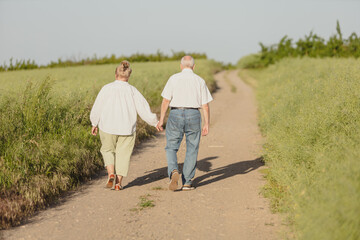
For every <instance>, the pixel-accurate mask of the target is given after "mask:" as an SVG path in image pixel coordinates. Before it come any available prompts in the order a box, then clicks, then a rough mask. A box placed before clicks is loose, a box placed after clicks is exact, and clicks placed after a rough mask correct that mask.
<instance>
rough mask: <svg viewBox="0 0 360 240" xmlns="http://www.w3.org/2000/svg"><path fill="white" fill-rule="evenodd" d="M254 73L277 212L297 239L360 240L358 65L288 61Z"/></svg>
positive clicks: (267, 190) (335, 61)
mask: <svg viewBox="0 0 360 240" xmlns="http://www.w3.org/2000/svg"><path fill="white" fill-rule="evenodd" d="M249 73H250V74H251V76H253V77H255V78H256V79H257V80H258V87H257V98H258V101H259V105H260V106H259V108H260V126H261V130H262V132H263V133H264V135H265V136H266V144H265V146H264V151H265V152H264V159H265V161H266V164H267V165H268V166H269V167H270V168H269V173H268V175H267V178H268V180H269V181H268V184H267V186H266V187H265V190H264V192H265V194H266V195H267V196H269V197H270V198H271V199H272V206H273V209H275V210H277V211H285V212H288V213H289V216H290V217H289V220H290V222H291V223H293V227H294V230H295V236H296V238H298V239H360V164H359V159H360V60H355V59H322V60H320V59H310V58H304V59H284V60H282V61H280V62H279V63H277V64H276V65H272V66H270V67H269V68H267V69H263V70H252V71H249Z"/></svg>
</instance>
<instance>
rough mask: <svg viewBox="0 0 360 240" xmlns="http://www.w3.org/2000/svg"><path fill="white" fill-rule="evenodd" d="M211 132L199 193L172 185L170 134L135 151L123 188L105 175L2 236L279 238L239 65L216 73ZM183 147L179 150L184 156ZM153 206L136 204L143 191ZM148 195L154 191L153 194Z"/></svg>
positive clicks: (248, 94) (252, 103) (203, 157)
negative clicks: (108, 185) (110, 185)
mask: <svg viewBox="0 0 360 240" xmlns="http://www.w3.org/2000/svg"><path fill="white" fill-rule="evenodd" d="M216 78H217V81H218V85H219V87H220V89H219V90H218V91H217V92H216V93H215V94H214V98H215V101H213V102H212V103H211V105H210V106H211V128H210V135H209V136H207V137H203V138H202V139H201V146H200V152H199V158H198V159H199V161H198V170H197V173H196V176H195V177H196V179H195V181H194V183H195V186H197V189H196V190H194V191H188V192H183V191H177V192H171V191H169V190H167V187H168V179H167V177H166V166H167V165H166V159H165V150H164V147H165V135H164V133H161V134H159V135H158V136H157V138H156V139H154V140H151V141H148V142H146V143H144V144H142V145H141V146H140V147H139V148H138V149H137V150H136V151H135V153H134V155H133V157H132V161H131V166H130V171H129V172H130V173H129V176H128V177H127V178H126V179H125V182H124V185H125V186H126V188H125V189H124V190H123V191H120V192H118V191H110V190H107V189H104V188H103V185H104V183H105V181H106V176H103V177H100V178H98V179H96V180H93V181H92V182H90V184H87V185H84V186H82V187H81V189H80V190H79V191H77V192H76V193H74V194H71V195H70V196H68V197H66V198H65V199H62V200H61V203H60V204H57V205H56V206H54V207H51V208H49V209H47V210H45V211H41V212H40V213H38V214H37V215H36V216H34V217H32V218H31V219H30V220H29V221H28V222H27V223H26V224H23V225H22V226H19V227H16V228H13V229H10V230H7V231H3V232H2V237H3V238H5V239H68V240H70V239H191V240H192V239H251V240H253V239H278V238H279V235H278V231H279V228H280V219H279V216H277V215H273V214H271V213H270V210H269V207H268V201H267V200H266V199H264V198H262V197H261V196H260V195H259V189H260V187H261V186H262V185H263V184H264V180H263V178H262V176H261V174H260V172H259V170H260V169H261V168H263V167H264V166H263V164H262V163H261V161H260V160H259V156H260V155H259V151H260V148H261V147H260V146H261V136H260V134H259V130H258V127H257V122H256V106H255V99H254V94H253V91H252V89H251V88H250V87H249V86H247V85H245V84H244V83H243V82H242V81H241V80H240V79H239V78H238V77H237V72H236V71H231V72H222V73H219V74H218V75H216ZM184 153H185V146H184V145H182V147H181V149H180V150H179V159H180V162H183V158H184V155H185V154H184ZM144 195H146V196H147V199H150V200H153V201H154V204H155V206H154V207H151V208H146V209H143V210H136V209H139V206H138V204H139V202H140V199H139V198H140V197H141V196H144ZM148 195H150V196H148Z"/></svg>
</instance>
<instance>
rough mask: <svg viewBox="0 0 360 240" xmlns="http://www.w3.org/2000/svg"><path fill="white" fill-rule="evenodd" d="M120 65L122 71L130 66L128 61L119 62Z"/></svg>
mask: <svg viewBox="0 0 360 240" xmlns="http://www.w3.org/2000/svg"><path fill="white" fill-rule="evenodd" d="M121 65H122V67H123V69H124V71H126V69H128V68H129V67H130V63H129V62H128V61H123V62H122V63H121Z"/></svg>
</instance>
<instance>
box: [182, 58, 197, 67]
mask: <svg viewBox="0 0 360 240" xmlns="http://www.w3.org/2000/svg"><path fill="white" fill-rule="evenodd" d="M181 65H183V67H188V68H193V67H194V65H195V60H194V58H193V57H192V56H184V57H182V58H181Z"/></svg>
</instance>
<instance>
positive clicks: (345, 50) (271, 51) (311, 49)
mask: <svg viewBox="0 0 360 240" xmlns="http://www.w3.org/2000/svg"><path fill="white" fill-rule="evenodd" d="M336 32H337V34H335V35H333V36H331V37H329V39H328V40H327V41H325V39H323V38H321V37H319V36H318V35H316V34H314V33H313V32H310V34H309V35H305V37H304V39H299V40H298V41H297V42H295V43H294V42H293V40H292V39H290V38H288V36H284V37H283V38H282V39H281V40H280V42H279V43H278V44H274V45H272V46H265V45H264V44H262V43H260V47H261V51H260V53H258V54H252V55H249V56H245V57H243V58H241V59H240V60H239V62H238V67H239V68H250V69H251V68H262V67H266V66H269V65H270V64H274V63H276V62H277V61H279V60H281V59H283V58H286V57H313V58H324V57H346V58H347V57H354V58H358V57H360V37H358V36H357V34H356V33H352V34H351V35H350V36H349V38H348V39H344V38H343V36H342V33H341V29H340V24H339V22H337V26H336Z"/></svg>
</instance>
